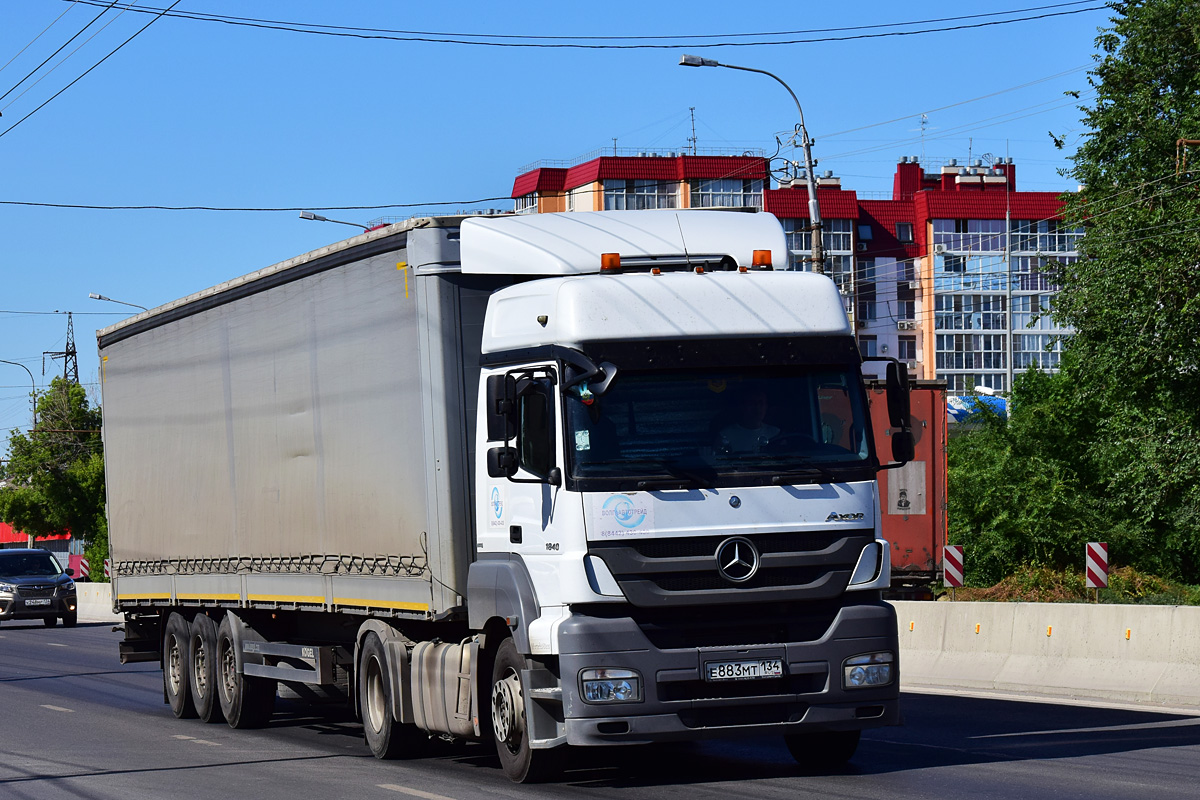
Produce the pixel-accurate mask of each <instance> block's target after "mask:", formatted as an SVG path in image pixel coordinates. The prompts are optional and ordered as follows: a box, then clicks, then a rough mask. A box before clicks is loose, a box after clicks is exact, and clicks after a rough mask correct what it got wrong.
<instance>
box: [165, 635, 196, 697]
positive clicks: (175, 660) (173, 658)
mask: <svg viewBox="0 0 1200 800" xmlns="http://www.w3.org/2000/svg"><path fill="white" fill-rule="evenodd" d="M191 638H192V629H191V626H190V625H188V622H187V620H186V619H184V618H183V616H182V615H181V614H179V613H177V612H171V616H169V617H167V628H166V631H165V632H164V633H163V648H162V658H163V665H162V667H163V691H164V692H165V693H166V696H167V702H168V703H170V704H171V713H172V714H174V715H175V716H176V718H178V719H192V718H194V717H195V716H196V706H195V704H194V703H193V702H192V687H191V678H190V677H189V675H190V673H191V670H190V669H189V668H188V662H189V658H188V641H189V640H190V639H191Z"/></svg>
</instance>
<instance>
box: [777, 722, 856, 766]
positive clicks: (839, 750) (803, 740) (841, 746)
mask: <svg viewBox="0 0 1200 800" xmlns="http://www.w3.org/2000/svg"><path fill="white" fill-rule="evenodd" d="M860 735H861V732H860V731H821V732H820V733H793V734H789V735H787V736H784V737H783V741H784V743H786V744H787V749H788V751H789V752H790V753H791V754H792V758H794V759H796V763H798V764H800V765H801V766H802V767H804V768H805V769H808V770H813V771H817V770H820V771H828V770H832V769H839V768H841V767H843V766H845V765H846V762H847V761H849V760H850V759H851V758H852V757H853V756H854V751H855V750H857V749H858V738H859V736H860Z"/></svg>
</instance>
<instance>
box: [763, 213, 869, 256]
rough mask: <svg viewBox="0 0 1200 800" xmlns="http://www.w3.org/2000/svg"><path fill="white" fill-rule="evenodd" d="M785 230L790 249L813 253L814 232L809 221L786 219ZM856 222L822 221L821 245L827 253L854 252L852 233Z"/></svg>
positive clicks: (842, 220)
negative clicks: (810, 228)
mask: <svg viewBox="0 0 1200 800" xmlns="http://www.w3.org/2000/svg"><path fill="white" fill-rule="evenodd" d="M781 222H783V230H784V231H785V232H786V233H787V239H788V249H790V250H791V251H792V252H794V253H796V252H798V253H804V254H808V253H811V252H812V231H811V230H809V226H810V225H811V223H810V222H809V221H808V219H785V220H781ZM853 227H854V221H853V220H849V219H826V220H822V221H821V244H822V245H823V246H824V248H825V251H826V252H842V253H851V252H854V242H853V240H852V237H851V233H850V232H851V231H852V230H853Z"/></svg>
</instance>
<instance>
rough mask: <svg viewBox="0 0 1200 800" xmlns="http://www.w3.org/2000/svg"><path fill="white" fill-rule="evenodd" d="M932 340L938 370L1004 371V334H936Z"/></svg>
mask: <svg viewBox="0 0 1200 800" xmlns="http://www.w3.org/2000/svg"><path fill="white" fill-rule="evenodd" d="M934 339H935V345H936V356H935V359H936V365H937V369H939V370H981V369H1005V358H1004V334H999V333H989V334H971V333H954V334H938V335H937V336H935V337H934Z"/></svg>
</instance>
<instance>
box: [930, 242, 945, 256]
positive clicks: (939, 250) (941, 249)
mask: <svg viewBox="0 0 1200 800" xmlns="http://www.w3.org/2000/svg"><path fill="white" fill-rule="evenodd" d="M945 252H946V245H944V244H935V245H934V246H933V254H934V255H935V256H940V255H942V254H943V253H945Z"/></svg>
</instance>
